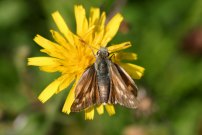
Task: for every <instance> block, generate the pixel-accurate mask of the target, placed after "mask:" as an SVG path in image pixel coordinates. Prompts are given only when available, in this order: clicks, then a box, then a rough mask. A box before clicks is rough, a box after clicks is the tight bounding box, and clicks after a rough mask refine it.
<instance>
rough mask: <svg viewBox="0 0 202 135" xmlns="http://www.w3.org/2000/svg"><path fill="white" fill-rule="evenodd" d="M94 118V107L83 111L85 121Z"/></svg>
mask: <svg viewBox="0 0 202 135" xmlns="http://www.w3.org/2000/svg"><path fill="white" fill-rule="evenodd" d="M93 118H94V107H89V108H87V109H86V110H85V120H93Z"/></svg>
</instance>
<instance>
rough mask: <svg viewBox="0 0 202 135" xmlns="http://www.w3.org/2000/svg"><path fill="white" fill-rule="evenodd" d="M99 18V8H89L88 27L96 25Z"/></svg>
mask: <svg viewBox="0 0 202 135" xmlns="http://www.w3.org/2000/svg"><path fill="white" fill-rule="evenodd" d="M99 18H100V9H99V8H91V9H90V17H89V27H91V26H93V25H96V24H97V23H98V21H99Z"/></svg>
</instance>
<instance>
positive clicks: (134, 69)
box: [119, 63, 145, 79]
mask: <svg viewBox="0 0 202 135" xmlns="http://www.w3.org/2000/svg"><path fill="white" fill-rule="evenodd" d="M119 64H120V65H121V67H123V68H124V69H125V70H126V71H127V73H128V74H129V75H131V77H132V78H133V79H140V78H141V77H142V75H143V73H144V70H145V69H144V68H143V67H141V66H137V65H134V64H131V63H119Z"/></svg>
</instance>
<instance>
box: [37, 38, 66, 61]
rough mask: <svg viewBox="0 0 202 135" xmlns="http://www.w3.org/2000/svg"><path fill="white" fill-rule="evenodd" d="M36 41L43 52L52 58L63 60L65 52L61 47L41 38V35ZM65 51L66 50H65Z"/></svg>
mask: <svg viewBox="0 0 202 135" xmlns="http://www.w3.org/2000/svg"><path fill="white" fill-rule="evenodd" d="M34 41H35V42H36V43H37V44H38V45H40V46H41V47H43V48H44V49H43V52H45V53H47V54H48V55H50V56H52V57H56V58H63V55H62V53H61V52H62V51H61V50H64V49H63V48H61V46H60V45H58V44H56V43H54V42H52V41H50V40H48V39H46V38H44V37H42V36H40V35H36V36H35V38H34ZM64 51H65V50H64Z"/></svg>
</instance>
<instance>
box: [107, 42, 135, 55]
mask: <svg viewBox="0 0 202 135" xmlns="http://www.w3.org/2000/svg"><path fill="white" fill-rule="evenodd" d="M129 47H131V43H130V42H123V43H120V44H117V45H112V46H109V47H107V49H108V51H109V53H112V52H117V51H120V50H124V49H127V48H129Z"/></svg>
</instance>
